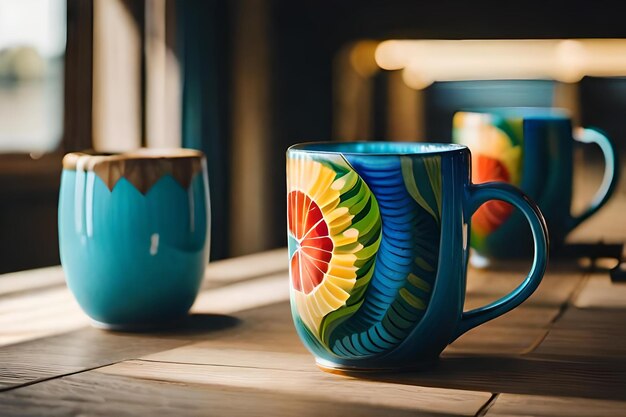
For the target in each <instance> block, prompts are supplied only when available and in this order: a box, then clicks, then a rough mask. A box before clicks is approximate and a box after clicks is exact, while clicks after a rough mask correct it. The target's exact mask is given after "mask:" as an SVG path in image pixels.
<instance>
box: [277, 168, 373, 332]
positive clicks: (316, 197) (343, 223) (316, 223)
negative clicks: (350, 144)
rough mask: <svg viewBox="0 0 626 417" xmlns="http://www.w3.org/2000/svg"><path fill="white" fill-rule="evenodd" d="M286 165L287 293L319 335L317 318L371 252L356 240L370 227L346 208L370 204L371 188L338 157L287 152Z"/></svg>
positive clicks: (346, 289) (343, 293)
mask: <svg viewBox="0 0 626 417" xmlns="http://www.w3.org/2000/svg"><path fill="white" fill-rule="evenodd" d="M344 165H345V166H344ZM287 171H288V179H289V180H288V194H287V211H288V225H287V226H288V237H289V253H290V276H291V289H292V297H295V299H296V303H295V304H296V306H297V308H298V313H299V316H300V317H301V318H302V321H303V322H304V323H305V324H306V325H307V327H308V328H309V329H310V330H311V331H312V333H314V334H315V335H316V336H317V337H319V333H320V325H321V322H322V319H323V318H324V317H325V316H326V315H328V314H329V313H330V312H333V311H335V310H337V309H339V308H341V307H342V306H344V305H345V304H346V302H347V300H348V299H349V298H350V294H351V291H352V290H353V288H354V287H355V284H356V282H357V278H358V277H357V271H358V269H359V268H358V266H357V264H358V263H359V261H360V260H363V258H364V257H365V256H369V257H371V256H373V252H372V253H368V254H363V253H362V252H363V249H364V245H363V244H362V243H361V242H360V241H359V237H362V236H363V232H365V233H367V232H368V231H369V229H371V227H370V228H369V229H368V228H367V227H365V226H364V225H363V224H359V225H356V224H354V223H353V221H354V219H355V215H354V214H352V213H351V208H352V207H356V208H359V207H361V208H362V207H363V205H364V204H365V203H367V202H370V204H371V194H370V193H369V190H367V187H366V186H365V184H364V183H362V181H361V180H360V178H359V176H358V175H357V174H356V173H355V172H354V171H352V170H349V169H348V167H347V164H345V161H343V160H338V161H337V165H333V164H332V163H322V162H319V161H315V160H312V159H309V158H307V157H292V158H289V159H288V162H287ZM347 197H350V198H347ZM355 204H356V206H355ZM376 221H379V220H378V217H377V218H376V220H375V221H372V222H370V223H372V224H374V223H376ZM371 244H372V242H370V245H371Z"/></svg>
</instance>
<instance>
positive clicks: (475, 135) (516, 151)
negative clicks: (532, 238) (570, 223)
mask: <svg viewBox="0 0 626 417" xmlns="http://www.w3.org/2000/svg"><path fill="white" fill-rule="evenodd" d="M521 123H522V120H521V119H520V120H519V123H517V124H516V123H514V124H512V125H510V126H509V125H507V126H499V127H498V126H496V124H497V123H496V122H494V120H493V116H492V115H490V114H486V113H485V114H483V113H459V114H457V115H455V116H454V127H455V132H454V133H455V139H456V141H457V142H458V143H462V144H464V145H466V146H467V147H468V148H470V150H471V152H472V180H473V182H474V183H483V182H490V181H502V182H507V183H510V184H513V185H519V182H520V175H521V174H520V172H521V157H522V147H521V145H520V144H519V143H517V142H519V140H516V139H517V137H519V138H521V135H522V125H521ZM503 129H506V131H505V130H503ZM512 212H513V206H511V205H510V204H509V203H505V202H503V201H497V200H496V201H489V202H487V203H485V204H483V205H482V206H481V207H480V208H479V209H478V210H476V213H475V214H474V216H472V232H473V233H475V234H476V235H478V236H486V235H488V234H490V233H492V232H493V231H495V230H496V229H498V228H499V227H500V226H501V225H502V224H503V223H504V222H505V221H506V220H507V219H508V218H509V216H510V215H511V213H512Z"/></svg>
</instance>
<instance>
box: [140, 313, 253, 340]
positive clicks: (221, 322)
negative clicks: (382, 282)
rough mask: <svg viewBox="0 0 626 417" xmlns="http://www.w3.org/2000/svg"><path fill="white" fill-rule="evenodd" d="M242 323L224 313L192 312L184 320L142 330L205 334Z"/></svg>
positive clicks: (181, 334) (156, 332)
mask: <svg viewBox="0 0 626 417" xmlns="http://www.w3.org/2000/svg"><path fill="white" fill-rule="evenodd" d="M239 324H241V320H240V319H238V318H236V317H233V316H227V315H224V314H205V313H201V314H190V315H188V316H187V317H185V318H184V319H183V320H180V321H177V322H174V323H169V324H167V325H164V326H162V327H160V328H158V329H153V330H152V331H145V332H142V333H143V334H144V335H145V334H154V335H156V336H159V337H163V336H166V337H167V336H172V337H177V336H185V337H193V336H205V335H206V334H207V333H212V332H216V331H220V330H226V329H230V328H232V327H236V326H238V325H239Z"/></svg>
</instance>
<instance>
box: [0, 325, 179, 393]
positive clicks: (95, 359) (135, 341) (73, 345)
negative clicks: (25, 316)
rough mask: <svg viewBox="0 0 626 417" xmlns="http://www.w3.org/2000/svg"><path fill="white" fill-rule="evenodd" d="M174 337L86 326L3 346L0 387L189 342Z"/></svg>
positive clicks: (28, 381) (0, 357)
mask: <svg viewBox="0 0 626 417" xmlns="http://www.w3.org/2000/svg"><path fill="white" fill-rule="evenodd" d="M176 336H177V335H173V336H171V337H166V336H163V337H158V336H154V335H141V336H138V335H130V334H122V333H110V332H103V331H100V330H96V329H92V328H85V329H83V330H81V331H78V332H74V333H70V334H64V335H60V336H56V337H49V338H46V339H41V340H38V341H35V342H30V343H26V344H18V345H12V346H8V347H5V348H3V349H0V363H1V364H2V366H0V390H3V389H7V388H11V387H14V386H16V385H20V384H25V383H31V382H33V381H37V380H41V379H46V378H51V377H55V376H58V375H62V374H68V373H73V372H79V371H81V370H84V369H89V368H93V367H97V366H102V365H107V364H110V363H114V362H118V361H121V360H124V359H127V358H133V357H137V356H140V355H143V354H146V353H147V352H157V351H160V350H165V349H171V348H173V347H175V346H180V345H182V344H184V343H187V340H186V339H184V338H182V336H181V335H180V334H179V335H178V337H176Z"/></svg>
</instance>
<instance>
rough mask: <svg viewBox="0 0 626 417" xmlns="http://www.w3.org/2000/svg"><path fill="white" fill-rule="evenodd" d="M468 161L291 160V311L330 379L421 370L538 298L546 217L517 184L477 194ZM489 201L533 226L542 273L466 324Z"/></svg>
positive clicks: (405, 149) (311, 148)
mask: <svg viewBox="0 0 626 417" xmlns="http://www.w3.org/2000/svg"><path fill="white" fill-rule="evenodd" d="M470 161H471V155H470V151H469V150H468V148H467V147H465V146H460V145H454V144H429V143H393V142H361V143H358V142H357V143H346V142H343V143H342V142H335V143H309V144H300V145H294V146H292V147H291V148H289V150H288V151H287V206H288V219H287V224H288V242H289V256H290V288H291V291H290V298H291V310H292V316H293V320H294V323H295V327H296V330H297V332H298V334H299V336H300V338H301V340H302V341H303V343H304V345H305V346H306V347H307V348H308V349H309V350H310V351H311V352H312V353H313V355H314V356H315V358H316V360H317V363H318V365H319V366H320V367H322V368H325V369H339V370H386V369H399V368H403V369H409V368H419V367H421V366H422V365H423V364H424V363H428V362H431V361H433V360H435V359H436V358H437V357H438V356H439V354H440V353H441V351H442V350H443V349H444V348H445V347H446V346H447V345H448V344H449V343H451V342H453V341H454V340H455V339H456V338H457V337H459V336H460V335H462V334H463V333H465V332H467V331H468V330H470V329H472V328H474V327H476V326H478V325H480V324H482V323H485V322H486V321H488V320H491V319H494V318H496V317H498V316H500V315H502V314H504V313H506V312H508V311H510V310H511V309H513V308H515V307H517V306H518V305H519V304H520V303H522V302H523V301H524V300H525V299H527V298H528V297H529V296H530V295H531V294H532V293H533V292H534V291H535V289H536V288H537V286H538V285H539V283H540V281H541V279H542V277H543V274H544V271H545V268H546V263H547V256H548V254H547V251H548V241H547V239H548V238H547V229H546V226H545V223H544V220H543V217H542V215H541V212H540V211H539V209H538V208H537V206H536V205H535V204H534V203H533V202H532V201H530V200H529V199H528V198H527V197H526V195H525V194H524V193H522V192H521V191H520V190H518V189H517V188H515V187H513V186H512V185H510V184H505V183H496V182H492V183H487V184H482V185H475V184H472V182H471V171H470ZM491 199H497V200H503V201H507V202H509V203H511V204H513V205H514V206H516V207H517V208H519V209H520V211H521V212H522V213H523V214H524V216H525V217H526V219H527V220H528V222H529V223H530V226H531V230H532V234H533V237H534V244H535V252H534V257H533V265H532V267H531V271H530V273H529V274H528V276H527V277H526V279H525V280H524V282H523V283H522V284H521V285H520V286H519V287H518V288H516V289H515V290H514V291H513V292H511V293H510V294H508V295H507V296H505V297H503V298H501V299H500V300H497V301H495V302H493V303H491V304H489V305H487V306H484V307H481V308H477V309H475V310H471V311H467V312H464V311H463V305H464V300H465V296H464V294H465V287H466V272H467V261H468V249H469V247H468V246H469V245H468V244H469V234H470V230H471V224H470V220H471V217H472V214H473V213H474V212H475V211H476V209H477V208H478V207H479V206H481V205H482V204H483V203H485V202H486V201H488V200H491Z"/></svg>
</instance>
